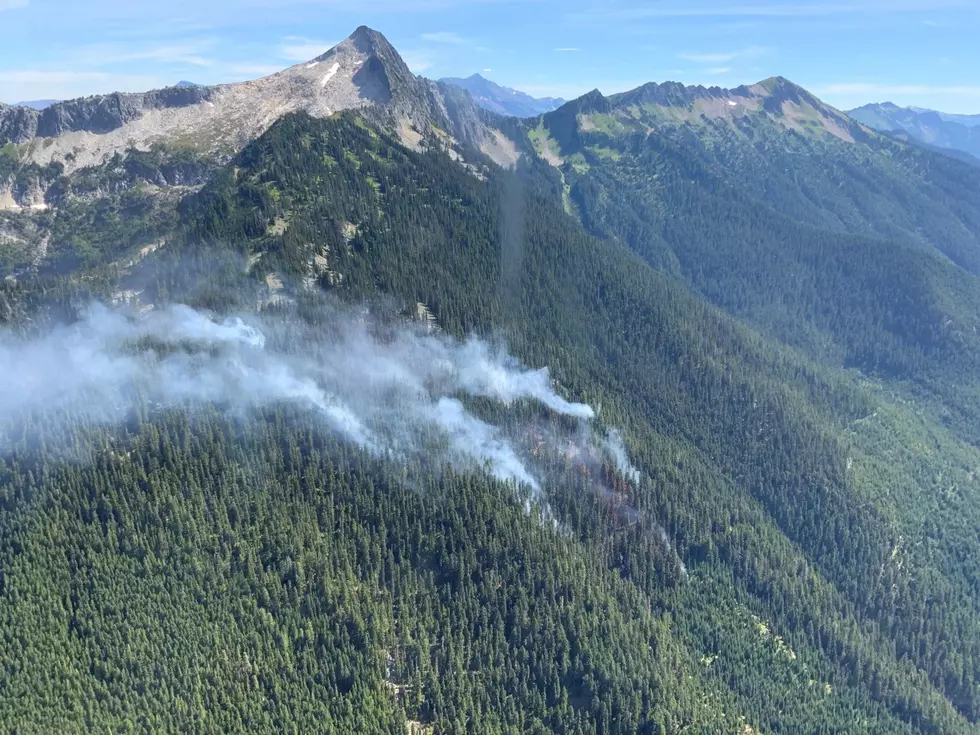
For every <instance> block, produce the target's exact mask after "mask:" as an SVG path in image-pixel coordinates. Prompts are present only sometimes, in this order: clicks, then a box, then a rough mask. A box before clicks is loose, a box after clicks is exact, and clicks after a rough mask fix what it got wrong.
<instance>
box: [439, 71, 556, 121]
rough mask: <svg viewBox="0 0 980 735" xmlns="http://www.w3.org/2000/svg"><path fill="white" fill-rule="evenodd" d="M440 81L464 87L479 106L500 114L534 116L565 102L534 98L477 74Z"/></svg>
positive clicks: (547, 98)
mask: <svg viewBox="0 0 980 735" xmlns="http://www.w3.org/2000/svg"><path fill="white" fill-rule="evenodd" d="M440 81H441V82H445V83H446V84H453V85H455V86H457V87H460V88H462V89H465V90H466V91H467V92H469V93H470V96H471V97H472V98H473V101H474V102H476V104H478V105H479V106H480V107H482V108H484V109H485V110H490V111H491V112H496V113H499V114H501V115H510V116H513V117H534V116H535V115H540V114H541V113H543V112H551V111H552V110H554V109H555V108H557V107H561V106H562V105H563V104H565V100H563V99H560V98H558V97H542V98H535V97H532V96H531V95H529V94H525V93H524V92H521V91H518V90H516V89H511V88H510V87H502V86H500V85H499V84H497V83H495V82H491V81H490V80H489V79H486V78H484V77H482V76H481V75H479V74H472V75H471V76H468V77H466V78H465V79H460V78H457V77H445V78H443V79H441V80H440Z"/></svg>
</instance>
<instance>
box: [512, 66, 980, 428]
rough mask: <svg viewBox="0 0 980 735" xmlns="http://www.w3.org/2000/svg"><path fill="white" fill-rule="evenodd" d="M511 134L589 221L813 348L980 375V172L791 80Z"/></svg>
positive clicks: (691, 93)
mask: <svg viewBox="0 0 980 735" xmlns="http://www.w3.org/2000/svg"><path fill="white" fill-rule="evenodd" d="M514 135H515V136H518V137H520V136H525V137H524V140H525V143H524V145H525V147H526V148H528V149H533V150H536V151H537V152H538V155H539V157H540V158H542V159H543V160H546V161H548V162H550V163H551V164H552V165H553V166H554V167H555V168H556V169H557V173H558V175H559V176H560V177H561V179H562V183H563V187H564V200H565V204H566V208H567V209H568V210H569V211H571V212H573V213H574V214H575V215H576V216H577V217H579V218H580V219H581V220H582V222H583V224H585V226H586V227H587V228H588V229H590V230H592V231H593V232H596V233H597V234H601V235H604V236H609V237H615V238H617V239H619V240H621V241H623V242H624V243H625V244H627V245H629V246H630V247H631V248H633V249H634V250H636V251H637V252H639V253H641V254H642V255H643V256H644V258H645V259H646V260H647V262H649V263H650V264H651V265H653V266H654V267H656V268H658V269H662V270H665V271H667V272H669V273H672V274H674V275H676V276H677V277H679V278H681V279H683V280H685V281H686V282H687V283H689V284H690V285H691V286H692V287H694V288H695V289H696V290H697V291H699V292H700V293H702V294H704V295H705V296H706V297H708V298H709V299H711V300H712V301H713V302H715V303H716V304H718V305H719V306H722V307H724V308H725V309H727V310H729V311H730V312H731V313H733V314H736V315H738V316H740V317H742V318H746V319H748V320H750V321H752V322H753V323H755V324H757V325H758V326H760V327H762V328H763V329H765V330H767V331H768V332H769V333H770V334H772V335H774V336H776V337H778V338H779V339H781V340H783V341H786V342H788V343H790V344H793V345H796V346H799V347H802V348H804V349H806V350H807V351H809V352H810V354H812V355H813V356H814V357H815V358H817V359H820V360H825V361H828V362H829V363H830V364H835V365H844V366H849V367H859V368H861V369H863V370H867V371H868V372H869V373H872V374H875V375H878V376H884V377H888V378H892V379H902V380H904V379H914V380H916V381H918V382H919V383H920V385H927V386H928V387H927V388H926V390H927V391H932V390H938V391H940V392H941V393H943V394H945V395H947V396H949V395H950V393H951V392H955V391H959V390H960V388H956V387H953V386H954V385H956V384H957V383H958V382H959V380H960V376H970V375H971V372H970V370H969V368H968V366H969V365H970V364H972V361H973V360H975V359H976V355H977V348H978V345H977V338H976V326H977V324H976V314H977V313H978V302H977V299H978V296H977V294H978V289H977V281H976V278H977V274H978V273H980V235H978V233H980V197H978V194H980V170H977V169H976V168H973V167H970V166H967V165H966V164H963V163H961V162H959V161H954V160H950V159H947V158H946V157H943V156H938V155H936V154H934V153H931V152H928V151H926V150H924V149H921V148H918V147H909V146H905V145H903V144H901V143H898V142H896V141H894V140H892V139H890V138H886V137H883V136H879V135H878V134H876V133H873V132H871V131H868V130H866V129H864V128H862V127H861V126H860V125H859V124H858V123H856V122H853V121H850V120H849V119H848V118H846V117H845V116H843V115H842V114H841V113H839V112H837V111H835V110H833V109H832V108H829V107H827V106H825V105H822V104H821V103H820V102H819V101H818V100H816V98H814V97H813V96H812V95H809V94H808V93H806V92H805V91H804V90H801V89H799V88H798V87H795V86H793V85H792V84H791V83H789V82H787V81H785V80H770V81H769V82H765V83H762V84H760V85H756V86H754V87H748V88H739V89H736V90H721V89H704V88H685V87H682V86H680V85H646V86H645V87H641V88H639V89H637V90H634V91H633V92H628V93H624V94H621V95H615V96H613V97H610V98H605V97H603V96H602V95H600V94H599V93H598V92H594V93H592V94H590V95H587V96H585V97H583V98H581V99H579V100H575V101H573V102H569V103H568V104H566V105H565V106H564V107H562V108H561V109H559V110H557V111H555V112H553V113H549V114H547V115H544V116H542V117H541V118H539V119H538V120H536V121H528V122H526V123H525V125H524V128H523V130H518V129H515V131H514ZM899 284H901V285H899ZM869 308H870V310H871V311H874V312H876V313H875V316H873V317H871V316H870V314H869V313H868V309H869ZM859 314H867V316H868V317H869V318H867V319H865V318H862V317H858V316H857V315H859ZM952 376H956V378H952ZM967 379H968V380H969V381H970V384H971V385H972V384H973V380H974V378H973V377H968V378H967ZM973 391H974V389H973V388H967V389H964V390H963V391H962V395H961V396H960V398H961V399H962V400H963V401H966V402H967V403H970V404H971V406H972V405H973V399H972V398H970V395H972V394H973ZM953 403H954V404H957V405H959V399H957V400H955V401H953ZM976 408H977V407H976V406H973V408H971V409H970V410H974V411H975V410H976ZM957 410H958V409H957Z"/></svg>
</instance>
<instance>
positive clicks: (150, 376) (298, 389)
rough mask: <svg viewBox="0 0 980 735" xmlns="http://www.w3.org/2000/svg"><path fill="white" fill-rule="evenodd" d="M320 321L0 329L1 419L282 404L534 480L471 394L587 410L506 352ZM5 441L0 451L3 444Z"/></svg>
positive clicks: (363, 439)
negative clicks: (470, 402)
mask: <svg viewBox="0 0 980 735" xmlns="http://www.w3.org/2000/svg"><path fill="white" fill-rule="evenodd" d="M320 316H321V318H320V319H319V320H318V324H317V325H316V326H314V325H312V324H309V323H306V322H303V321H301V320H298V319H295V318H293V319H278V320H277V319H273V318H261V317H258V316H256V315H249V316H242V317H232V318H227V319H222V320H217V319H214V318H212V317H210V316H208V315H206V314H204V313H201V312H198V311H195V310H193V309H191V308H189V307H187V306H180V305H177V306H171V307H168V308H166V309H162V310H159V311H153V312H150V313H149V314H147V315H143V316H136V315H133V314H127V313H124V312H122V311H117V310H111V309H108V308H106V307H105V306H102V305H100V304H93V305H91V306H90V308H89V309H88V310H87V312H86V313H85V315H84V318H82V319H81V320H80V321H79V322H78V323H76V324H73V325H71V326H63V327H59V328H57V329H55V330H53V331H51V332H49V333H48V334H46V335H45V336H42V337H38V338H34V339H30V340H23V339H16V338H15V337H13V336H12V335H9V334H8V335H0V338H2V342H0V374H2V375H4V376H5V380H6V384H5V386H4V390H3V391H2V392H0V418H4V419H16V418H17V417H18V416H23V415H26V414H27V413H29V412H31V411H44V412H47V413H49V414H51V413H52V412H63V413H64V414H65V415H66V416H70V417H71V419H70V420H71V421H73V422H83V423H87V424H98V425H112V424H113V423H116V422H119V421H121V420H123V419H124V418H125V417H126V416H127V415H128V414H129V412H130V411H131V410H132V408H133V407H134V406H136V405H147V404H148V405H150V406H154V407H157V408H167V407H177V406H186V405H188V404H191V405H193V404H196V403H205V402H206V403H211V404H216V405H219V406H221V407H222V408H224V409H225V410H228V411H231V412H238V413H240V412H244V411H247V410H249V409H254V408H260V407H263V406H266V405H271V404H275V403H278V402H290V403H295V404H299V405H302V406H307V407H309V408H311V409H312V410H313V411H314V412H315V414H316V415H318V416H320V418H321V419H322V421H323V422H324V424H325V425H326V426H328V427H329V428H330V429H331V430H333V431H335V432H336V433H338V434H339V435H341V436H343V437H344V438H345V439H346V440H348V441H350V442H352V443H354V444H356V445H357V446H359V447H362V448H363V449H365V450H367V451H369V452H372V453H374V454H376V455H384V456H393V457H399V456H410V455H412V454H419V453H421V452H422V450H421V449H420V448H421V447H423V446H424V447H425V448H426V449H425V452H426V454H427V455H431V453H432V451H433V439H434V440H435V447H436V451H441V452H443V453H444V454H445V459H446V460H447V461H449V462H452V463H454V464H456V465H459V466H460V467H473V466H485V467H486V468H487V469H488V470H489V471H490V472H491V473H492V474H493V475H494V476H496V477H498V478H501V479H505V480H513V481H516V482H518V483H524V484H527V485H528V486H530V487H531V488H532V489H533V490H535V491H537V490H538V489H539V487H540V483H539V481H538V480H537V479H536V478H535V476H534V473H533V472H532V471H531V470H530V469H528V467H527V466H526V465H525V463H524V462H523V461H522V460H521V458H520V456H519V454H518V451H517V449H515V443H514V441H513V439H512V437H509V436H508V435H507V433H506V432H505V431H504V430H503V429H501V428H499V427H497V426H494V425H492V424H489V423H487V422H486V421H484V420H483V419H481V418H479V417H477V416H476V415H474V414H473V413H471V412H470V411H469V410H468V409H467V408H466V406H465V405H464V403H463V400H461V399H465V397H466V396H474V397H476V396H479V397H483V398H486V399H490V400H491V401H493V402H494V403H496V404H499V405H500V406H503V407H506V406H509V405H511V404H513V403H514V402H515V401H519V400H530V401H537V402H539V403H541V404H542V405H543V406H546V407H547V408H548V409H550V410H551V411H553V412H554V413H556V414H562V415H567V416H571V417H576V418H580V419H588V418H590V417H592V415H593V412H592V409H591V408H590V407H589V406H587V405H585V404H581V403H573V402H570V401H568V400H566V399H565V398H562V397H561V396H559V395H558V394H557V393H556V392H555V390H554V389H553V387H552V385H551V381H550V378H549V376H548V371H547V369H546V368H542V369H540V370H528V369H526V368H525V367H523V366H522V365H521V364H520V363H519V362H518V361H517V360H516V359H515V358H513V357H512V356H510V355H509V354H507V353H506V352H505V351H504V350H502V349H500V348H495V347H493V346H491V345H489V344H487V343H486V342H483V341H481V340H479V339H476V338H471V339H469V340H466V341H464V342H460V341H458V340H454V339H452V338H449V337H446V336H442V335H438V334H431V333H427V332H425V331H423V330H421V329H415V328H412V327H411V326H409V325H406V324H404V323H402V324H398V325H396V326H391V325H381V324H380V323H378V321H377V320H375V319H374V318H372V317H371V316H370V315H369V314H368V313H367V312H355V313H352V312H350V311H347V310H344V309H341V308H327V309H325V311H324V313H323V314H321V315H320ZM2 446H3V445H2V439H0V449H2Z"/></svg>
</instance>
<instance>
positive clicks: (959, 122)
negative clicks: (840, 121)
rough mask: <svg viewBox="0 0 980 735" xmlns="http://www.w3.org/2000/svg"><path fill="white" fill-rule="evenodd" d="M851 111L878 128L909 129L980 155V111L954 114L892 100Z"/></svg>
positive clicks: (939, 144)
mask: <svg viewBox="0 0 980 735" xmlns="http://www.w3.org/2000/svg"><path fill="white" fill-rule="evenodd" d="M847 114H848V115H850V116H851V117H852V118H854V119H855V120H857V121H858V122H860V123H863V124H865V125H867V126H868V127H871V128H874V129H875V130H879V131H882V132H887V133H895V132H900V133H905V134H907V135H908V136H909V137H910V138H911V139H912V140H915V141H919V142H920V143H924V144H926V145H929V146H934V147H936V148H940V149H947V150H956V151H962V152H964V153H969V154H970V155H971V156H974V157H980V115H951V114H949V113H945V112H937V111H936V110H926V109H922V108H920V107H899V106H898V105H895V104H892V103H891V102H883V103H880V104H869V105H863V106H862V107H858V108H855V109H853V110H850V111H849V112H848V113H847Z"/></svg>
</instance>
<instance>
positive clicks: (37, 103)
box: [14, 100, 61, 110]
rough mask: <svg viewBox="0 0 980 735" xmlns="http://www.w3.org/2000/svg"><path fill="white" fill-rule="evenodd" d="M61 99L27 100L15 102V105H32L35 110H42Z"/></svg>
mask: <svg viewBox="0 0 980 735" xmlns="http://www.w3.org/2000/svg"><path fill="white" fill-rule="evenodd" d="M60 101H61V100H27V101H26V102H15V103H14V106H15V107H33V108H34V109H35V110H43V109H44V108H45V107H50V106H51V105H53V104H54V103H55V102H60Z"/></svg>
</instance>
